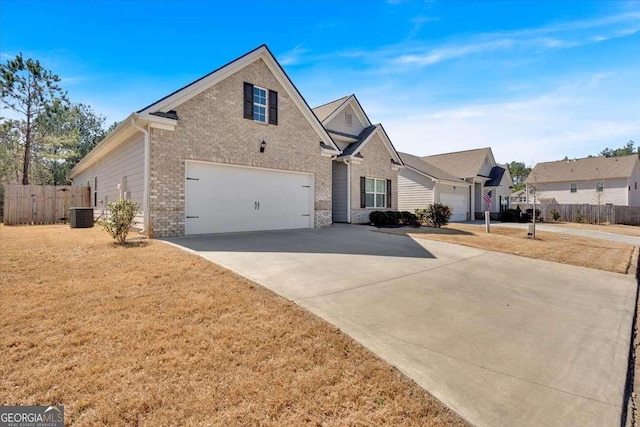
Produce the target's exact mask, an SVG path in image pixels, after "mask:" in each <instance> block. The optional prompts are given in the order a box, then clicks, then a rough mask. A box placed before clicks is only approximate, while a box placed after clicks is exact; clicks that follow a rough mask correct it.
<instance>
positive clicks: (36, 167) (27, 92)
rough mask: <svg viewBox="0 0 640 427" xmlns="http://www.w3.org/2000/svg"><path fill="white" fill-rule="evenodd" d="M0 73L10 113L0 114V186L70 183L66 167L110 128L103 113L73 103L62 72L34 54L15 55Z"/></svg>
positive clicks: (71, 164)
mask: <svg viewBox="0 0 640 427" xmlns="http://www.w3.org/2000/svg"><path fill="white" fill-rule="evenodd" d="M0 73H1V75H0V84H1V89H2V90H1V92H2V102H3V104H4V106H5V107H6V108H7V109H8V110H10V111H11V112H12V114H11V115H12V117H13V118H12V119H6V118H0V148H1V150H2V151H1V152H0V186H2V187H3V186H4V185H3V184H5V183H17V182H22V183H23V184H27V183H33V184H53V185H64V184H68V183H69V181H68V180H67V175H68V173H69V171H70V170H71V169H72V168H73V167H74V166H75V165H76V164H77V163H78V162H79V161H80V160H81V159H82V158H83V157H84V156H86V155H87V154H88V153H89V151H91V150H92V149H93V148H94V147H95V146H96V145H97V144H98V143H99V142H100V141H101V140H102V139H103V138H104V137H105V136H106V134H107V133H108V131H107V130H105V129H104V123H105V118H104V117H103V116H100V115H98V114H96V113H95V112H94V111H93V110H92V109H91V107H90V106H88V105H85V104H71V103H70V102H69V101H68V99H67V96H66V92H63V90H62V88H61V87H60V86H59V85H58V82H60V78H59V77H58V76H57V75H55V74H53V73H52V72H50V71H47V70H45V69H43V68H42V66H41V65H40V63H39V61H37V60H33V59H26V60H25V59H24V58H23V57H22V55H18V56H16V58H15V59H14V60H9V61H7V63H6V64H2V65H0ZM18 171H19V173H18ZM0 203H1V201H0Z"/></svg>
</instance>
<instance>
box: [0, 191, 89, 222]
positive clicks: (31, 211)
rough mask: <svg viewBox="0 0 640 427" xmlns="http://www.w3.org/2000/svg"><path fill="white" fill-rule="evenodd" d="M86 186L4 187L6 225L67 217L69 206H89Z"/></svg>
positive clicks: (56, 220) (65, 220) (58, 220)
mask: <svg viewBox="0 0 640 427" xmlns="http://www.w3.org/2000/svg"><path fill="white" fill-rule="evenodd" d="M90 203H91V197H90V192H89V187H78V186H70V185H61V186H54V185H19V184H7V185H5V187H4V215H3V222H4V223H5V225H18V224H56V223H65V222H67V221H68V220H69V208H72V207H73V208H75V207H90V206H91V204H90Z"/></svg>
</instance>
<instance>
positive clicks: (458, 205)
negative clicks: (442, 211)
mask: <svg viewBox="0 0 640 427" xmlns="http://www.w3.org/2000/svg"><path fill="white" fill-rule="evenodd" d="M440 203H442V204H443V205H448V206H449V207H450V208H451V221H466V220H467V197H466V196H465V195H464V194H447V193H440Z"/></svg>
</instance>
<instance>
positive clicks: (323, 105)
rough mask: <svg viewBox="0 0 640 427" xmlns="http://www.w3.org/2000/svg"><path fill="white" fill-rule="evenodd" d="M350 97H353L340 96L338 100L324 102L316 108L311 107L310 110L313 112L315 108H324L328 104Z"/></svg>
mask: <svg viewBox="0 0 640 427" xmlns="http://www.w3.org/2000/svg"><path fill="white" fill-rule="evenodd" d="M351 96H353V94H351V95H345V96H341V97H340V98H337V99H334V100H333V101H329V102H325V103H324V104H321V105H317V106H315V107H313V108H312V110H315V109H317V108H322V107H325V106H327V105H329V104H333V103H334V102H338V101H340V100H342V99H345V98H349V97H351ZM340 105H342V104H340ZM336 110H337V108H336ZM334 111H335V110H334Z"/></svg>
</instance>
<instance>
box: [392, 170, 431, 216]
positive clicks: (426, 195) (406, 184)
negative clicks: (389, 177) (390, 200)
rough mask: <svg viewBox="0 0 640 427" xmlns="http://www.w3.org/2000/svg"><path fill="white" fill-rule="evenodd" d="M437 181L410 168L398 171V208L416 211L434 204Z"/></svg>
mask: <svg viewBox="0 0 640 427" xmlns="http://www.w3.org/2000/svg"><path fill="white" fill-rule="evenodd" d="M434 186H435V183H434V182H433V181H432V180H431V179H429V178H427V177H425V176H424V175H421V174H419V173H417V172H414V171H412V170H410V169H409V168H404V169H401V170H400V172H399V173H398V210H400V211H409V212H414V211H415V210H416V209H424V208H426V207H427V206H428V205H431V204H433V200H434V194H433V193H434Z"/></svg>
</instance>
